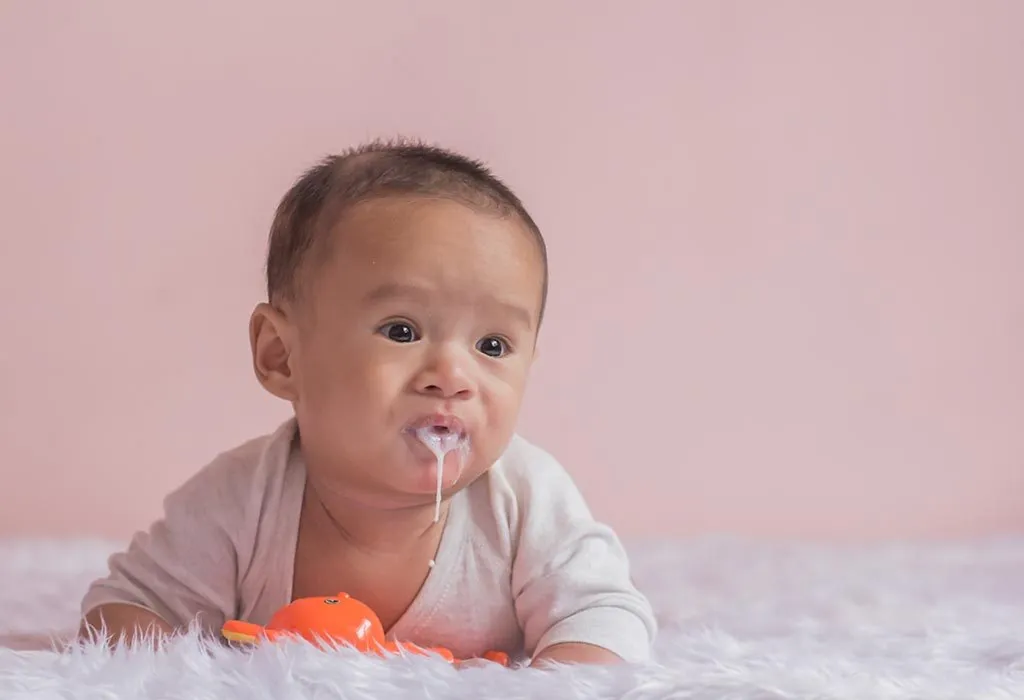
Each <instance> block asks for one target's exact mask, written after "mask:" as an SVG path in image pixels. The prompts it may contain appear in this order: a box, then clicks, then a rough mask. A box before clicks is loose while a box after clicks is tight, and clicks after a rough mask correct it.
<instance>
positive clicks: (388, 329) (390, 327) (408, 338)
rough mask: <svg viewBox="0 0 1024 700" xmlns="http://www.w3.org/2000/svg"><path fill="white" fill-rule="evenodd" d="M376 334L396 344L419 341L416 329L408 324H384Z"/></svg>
mask: <svg viewBox="0 0 1024 700" xmlns="http://www.w3.org/2000/svg"><path fill="white" fill-rule="evenodd" d="M377 332H378V333H380V334H381V335H383V336H384V337H385V338H387V339H388V340H391V341H394V342H396V343H415V342H416V341H417V340H419V335H418V334H417V333H416V329H415V328H413V327H412V326H410V325H409V324H408V323H401V322H398V323H386V324H384V325H383V326H381V327H380V328H379V329H378V330H377Z"/></svg>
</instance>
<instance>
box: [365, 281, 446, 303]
mask: <svg viewBox="0 0 1024 700" xmlns="http://www.w3.org/2000/svg"><path fill="white" fill-rule="evenodd" d="M428 296H430V292H429V290H427V289H426V288H425V287H418V286H416V285H412V284H400V283H397V282H385V283H384V284H381V285H379V286H377V287H374V288H373V289H371V290H370V291H369V292H367V294H366V296H365V297H363V300H364V301H366V302H367V303H373V302H378V301H387V300H388V299H424V298H426V297H428Z"/></svg>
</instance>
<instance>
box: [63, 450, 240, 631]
mask: <svg viewBox="0 0 1024 700" xmlns="http://www.w3.org/2000/svg"><path fill="white" fill-rule="evenodd" d="M245 467H246V465H244V464H239V463H238V462H237V460H236V458H235V457H234V456H232V455H227V454H226V455H222V456H220V457H218V458H217V459H215V460H214V461H213V462H212V463H211V464H209V465H208V466H207V467H205V468H204V469H202V470H201V471H200V472H199V473H197V474H196V475H195V476H193V477H192V478H191V479H189V480H188V481H187V482H185V484H184V485H182V486H181V487H179V488H178V489H177V490H175V491H174V492H172V493H171V494H170V495H168V496H167V497H166V498H165V499H164V508H163V515H162V517H161V518H160V519H158V520H157V521H156V522H155V523H153V524H152V526H150V528H149V529H148V530H147V531H145V532H139V533H137V534H136V535H135V536H134V537H133V538H132V540H131V542H130V544H129V546H128V547H127V549H126V550H125V551H123V552H118V553H116V554H114V555H113V556H111V557H110V559H109V562H108V563H109V569H110V571H109V575H107V576H106V577H104V578H102V579H100V580H98V581H95V582H94V583H93V584H92V586H91V587H90V588H89V590H88V592H87V593H86V595H85V597H84V599H83V601H82V615H83V616H84V615H86V614H87V613H88V612H89V611H90V610H93V609H95V608H96V607H98V606H101V605H105V604H108V603H125V604H130V605H136V606H139V607H141V608H144V609H146V610H148V611H150V612H153V613H155V614H157V615H159V616H160V617H161V618H162V619H163V620H164V621H165V622H167V623H168V624H169V625H171V626H173V627H175V628H178V629H183V628H186V627H188V626H189V625H190V624H192V623H193V622H194V621H196V622H198V623H199V625H200V626H201V628H203V629H204V631H207V632H216V631H217V630H219V628H220V626H221V625H222V624H223V623H224V622H225V621H226V620H227V619H230V618H232V617H233V616H234V615H235V613H236V608H237V602H236V594H235V590H236V581H237V579H238V566H239V564H238V560H239V557H238V554H237V553H238V551H239V547H238V545H239V543H238V542H236V538H237V536H238V534H239V533H240V532H244V530H245V528H242V527H240V526H241V524H242V522H243V518H244V513H243V512H241V511H242V508H241V504H242V503H244V500H243V499H242V498H239V495H240V494H239V493H238V491H239V489H240V488H242V489H243V490H244V484H245V479H244V478H242V479H240V478H239V477H240V476H241V473H240V471H241V470H243V469H245Z"/></svg>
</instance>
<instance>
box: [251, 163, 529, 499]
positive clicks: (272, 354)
mask: <svg viewBox="0 0 1024 700" xmlns="http://www.w3.org/2000/svg"><path fill="white" fill-rule="evenodd" d="M267 294H268V301H267V302H266V303H263V304H260V305H259V306H257V308H256V309H255V311H254V312H253V315H252V319H251V323H250V341H251V344H252V353H253V362H254V367H255V370H256V374H257V377H258V378H259V380H260V382H261V383H262V384H263V386H264V387H265V388H266V389H267V390H268V391H270V392H271V393H272V394H274V395H276V396H278V397H280V398H283V399H285V400H288V401H290V402H291V403H292V405H293V407H294V410H295V415H296V419H297V422H298V426H299V433H300V440H301V442H302V447H303V451H304V454H305V455H306V459H307V463H308V464H309V468H310V471H311V473H312V472H313V470H316V471H317V473H316V477H317V478H318V479H320V480H322V481H330V482H332V483H333V485H335V486H336V487H338V488H345V489H346V490H348V492H349V493H351V494H358V495H359V497H361V498H364V499H369V500H372V501H373V502H374V503H376V504H381V505H386V506H388V507H402V506H406V505H413V504H416V503H426V502H430V501H431V500H432V497H433V493H434V489H435V486H436V470H435V468H434V464H435V457H434V456H433V454H432V453H431V451H430V450H429V449H428V448H427V447H426V446H425V445H424V444H422V443H421V442H420V441H419V440H418V439H417V437H416V429H417V428H418V427H421V426H434V427H436V429H437V430H448V431H454V432H457V433H460V435H461V439H462V441H463V442H465V443H468V445H469V448H470V449H469V451H468V453H467V455H468V456H466V457H465V458H463V457H462V456H461V455H460V454H459V453H452V454H449V455H448V456H447V458H446V460H445V467H444V470H443V476H444V484H445V487H446V488H447V489H451V488H453V487H456V488H458V487H463V486H465V485H466V484H468V483H470V482H472V481H473V479H475V478H476V477H478V476H479V475H480V474H482V473H483V472H484V471H486V469H487V468H488V467H490V465H491V464H492V463H493V462H494V461H495V460H496V459H497V458H498V457H499V456H500V454H501V452H502V451H503V450H504V449H505V447H506V445H507V444H508V441H509V440H510V438H511V436H512V433H513V431H514V427H515V423H516V421H517V418H518V414H519V408H520V404H521V401H522V397H523V392H524V389H525V387H526V383H527V376H528V373H529V369H530V366H531V364H532V361H533V357H534V350H535V343H536V340H537V333H538V330H539V328H540V323H541V319H542V317H543V315H544V305H545V300H546V295H547V254H546V250H545V245H544V241H543V238H542V236H541V234H540V231H539V230H538V228H537V226H536V224H535V223H534V222H533V220H532V219H531V218H530V215H529V214H528V213H527V212H526V210H525V208H524V207H523V205H522V204H521V203H520V201H519V200H518V198H516V196H515V195H514V194H513V193H512V192H511V191H510V190H509V189H508V188H507V187H506V186H505V185H503V184H502V183H501V182H500V181H499V180H498V179H497V178H495V177H494V176H493V175H491V174H490V173H489V172H488V171H487V170H486V169H485V168H484V167H482V166H481V165H480V164H478V163H476V162H473V161H471V160H468V159H466V158H463V157H461V156H459V155H457V154H453V153H450V152H448V151H444V150H441V149H437V148H433V147H427V146H421V145H417V144H401V143H400V144H386V143H373V144H370V145H367V146H363V147H361V148H358V149H355V150H352V151H350V152H348V153H345V154H343V155H340V156H334V157H330V158H327V159H326V160H324V161H323V162H322V163H320V164H319V165H317V166H316V167H314V168H312V169H311V170H309V171H308V172H306V173H305V174H304V175H303V177H302V178H300V179H299V181H298V182H296V183H295V185H294V186H293V187H292V188H291V189H290V190H289V191H288V192H287V194H286V195H285V196H284V198H283V199H282V201H281V203H280V205H279V207H278V209H277V213H276V216H275V219H274V222H273V225H272V227H271V232H270V246H269V253H268V257H267ZM456 482H457V486H456Z"/></svg>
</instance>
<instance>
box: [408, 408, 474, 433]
mask: <svg viewBox="0 0 1024 700" xmlns="http://www.w3.org/2000/svg"><path fill="white" fill-rule="evenodd" d="M409 428H410V430H412V431H413V432H416V433H418V432H420V431H437V432H447V433H454V434H455V435H460V436H462V435H465V434H466V426H465V425H464V424H463V422H462V421H461V420H459V419H458V418H457V417H455V416H453V415H449V414H444V413H433V414H431V415H429V416H424V417H423V418H420V419H419V420H417V421H415V422H413V423H412V425H410V426H409Z"/></svg>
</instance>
